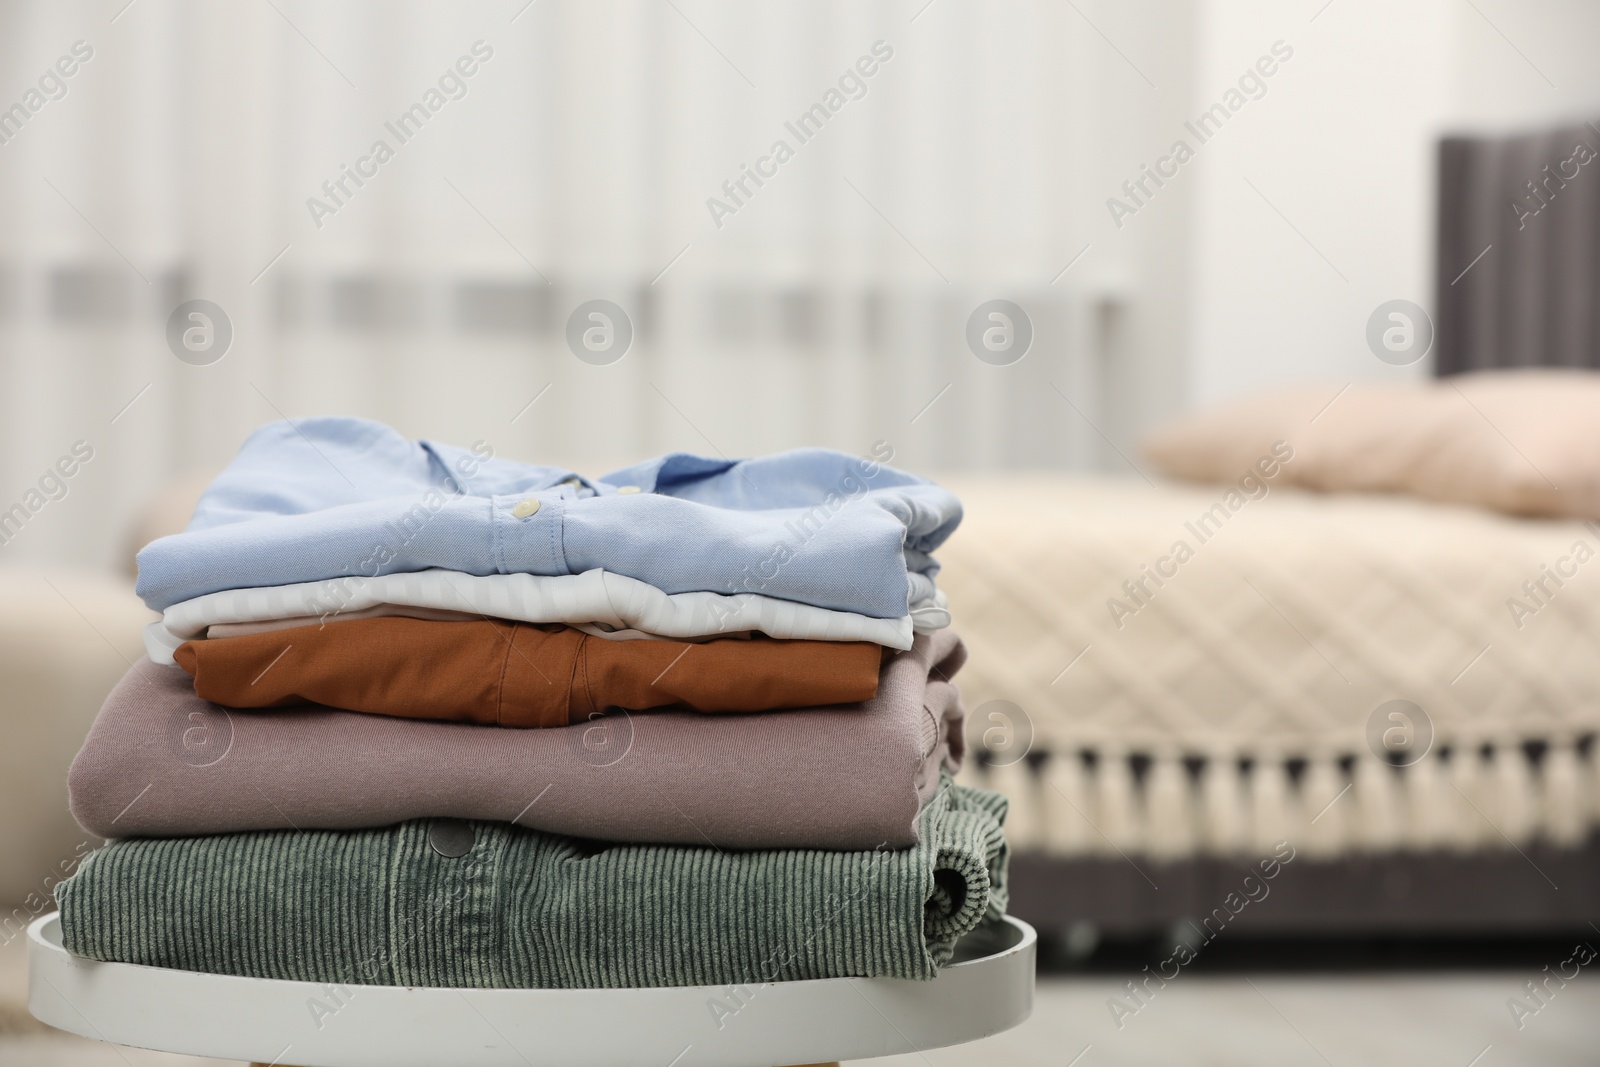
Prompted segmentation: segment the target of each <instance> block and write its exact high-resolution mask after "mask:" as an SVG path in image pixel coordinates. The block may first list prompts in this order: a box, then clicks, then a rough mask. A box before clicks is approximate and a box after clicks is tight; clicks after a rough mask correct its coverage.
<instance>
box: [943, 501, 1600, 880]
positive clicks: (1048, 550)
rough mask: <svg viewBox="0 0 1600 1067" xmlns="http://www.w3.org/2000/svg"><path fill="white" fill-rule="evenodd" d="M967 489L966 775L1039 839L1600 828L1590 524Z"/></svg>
mask: <svg viewBox="0 0 1600 1067" xmlns="http://www.w3.org/2000/svg"><path fill="white" fill-rule="evenodd" d="M948 482H949V484H950V485H951V487H952V488H953V489H955V490H956V492H958V493H959V494H960V495H961V497H962V499H963V501H964V503H965V505H966V508H967V517H966V519H965V521H964V523H963V526H962V528H961V531H960V533H959V534H958V535H957V536H956V537H955V538H953V539H952V540H951V542H950V543H949V544H948V545H947V546H946V547H945V548H944V549H943V551H942V552H941V553H940V559H941V561H942V562H943V564H944V571H943V572H942V573H941V574H940V576H939V582H940V585H941V587H942V588H944V589H945V590H946V592H947V593H948V595H949V598H950V606H951V610H952V613H953V615H954V617H955V620H956V625H957V626H958V627H959V629H960V630H961V632H962V634H963V636H964V637H965V638H966V640H967V642H968V645H969V647H970V648H971V652H972V657H971V660H970V661H969V663H968V665H967V667H966V669H965V670H964V671H963V672H962V675H961V688H962V692H963V695H964V697H965V700H966V704H967V707H968V711H969V719H968V722H969V730H970V734H969V739H970V741H971V743H972V744H973V745H974V747H975V748H976V749H978V750H983V749H985V748H988V749H990V750H991V757H992V763H991V765H990V766H989V767H988V768H987V770H985V769H984V768H981V767H977V766H974V767H973V769H972V770H971V771H969V774H970V775H971V777H972V779H973V780H974V781H977V782H984V783H986V784H989V785H991V786H993V787H995V788H998V789H1001V790H1002V791H1004V792H1006V793H1008V794H1009V795H1010V796H1011V799H1012V814H1011V818H1010V822H1009V825H1008V835H1009V836H1010V838H1011V840H1012V841H1013V842H1014V843H1015V844H1016V845H1017V847H1019V848H1028V847H1034V848H1043V849H1045V850H1047V851H1051V852H1055V853H1059V854H1069V855H1070V854H1083V853H1094V852H1106V853H1114V851H1115V850H1121V851H1124V852H1132V851H1140V852H1144V853H1147V854H1151V855H1155V856H1158V857H1167V858H1176V857H1181V856H1184V855H1188V854H1192V853H1194V852H1196V851H1206V852H1214V853H1227V852H1232V851H1235V850H1240V849H1247V848H1248V849H1254V848H1260V847H1266V846H1270V845H1271V843H1273V842H1275V841H1278V840H1282V839H1284V838H1292V839H1294V840H1295V842H1296V844H1297V845H1301V844H1302V843H1303V845H1304V847H1306V848H1308V849H1309V850H1310V851H1311V853H1312V854H1313V855H1316V854H1322V855H1333V854H1338V853H1341V852H1345V851H1350V850H1387V849H1396V848H1415V849H1425V848H1439V847H1448V848H1459V849H1475V848H1485V847H1506V848H1508V847H1510V846H1511V845H1512V844H1515V845H1517V846H1519V847H1520V846H1521V845H1522V844H1523V843H1525V842H1527V841H1530V840H1533V839H1536V838H1543V839H1546V840H1550V841H1554V842H1557V843H1562V844H1572V843H1576V842H1578V841H1580V840H1582V839H1583V838H1584V837H1585V836H1586V835H1587V834H1588V832H1589V830H1590V828H1591V826H1592V825H1593V824H1594V823H1595V822H1596V819H1597V814H1600V812H1597V801H1600V789H1597V788H1596V785H1597V779H1596V768H1595V763H1594V761H1593V759H1592V758H1591V749H1592V748H1593V747H1594V746H1593V745H1592V739H1593V736H1594V733H1595V731H1596V730H1597V728H1600V656H1597V655H1596V654H1595V648H1596V645H1595V639H1596V635H1597V634H1600V558H1596V555H1597V553H1600V531H1597V530H1596V529H1595V528H1592V527H1588V526H1585V525H1583V524H1579V523H1575V522H1555V521H1530V520H1522V519H1513V518H1508V517H1505V516H1499V515H1493V514H1489V513H1487V512H1480V511H1474V510H1470V509H1465V508H1456V507H1448V506H1443V505H1438V504H1431V503H1426V502H1419V501H1413V500H1409V499H1402V498H1378V497H1361V496H1331V495H1330V496H1323V495H1317V494H1309V493H1304V492H1299V491H1294V490H1288V489H1278V488H1269V490H1268V491H1267V492H1266V493H1265V495H1261V494H1260V492H1259V490H1256V491H1254V492H1252V491H1247V490H1246V489H1241V488H1240V487H1237V486H1235V487H1233V489H1232V491H1230V489H1229V487H1225V486H1216V487H1211V486H1185V487H1181V488H1180V487H1170V486H1162V487H1159V488H1153V487H1151V486H1148V485H1146V484H1144V483H1143V482H1141V481H1138V480H1136V479H1135V480H1130V481H1108V480H1098V481H1097V480H1091V479H1081V478H1080V479H1068V478H1044V477H1041V478H1022V479H1005V480H998V481H997V480H992V479H991V480H985V481H984V482H982V483H975V482H970V481H969V482H966V483H963V482H962V481H961V480H960V479H950V480H948ZM1248 488H1250V489H1253V487H1248ZM1397 701H1400V702H1404V703H1394V702H1397ZM1396 715H1398V716H1399V717H1398V718H1396V717H1394V716H1396ZM1024 752H1026V757H1025V758H1019V757H1023V754H1024ZM976 762H977V761H974V763H976ZM1400 763H1403V764H1406V765H1405V766H1403V767H1401V766H1396V764H1400Z"/></svg>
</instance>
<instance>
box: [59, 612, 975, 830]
mask: <svg viewBox="0 0 1600 1067" xmlns="http://www.w3.org/2000/svg"><path fill="white" fill-rule="evenodd" d="M691 655H692V653H691ZM965 660H966V649H965V646H963V645H962V643H961V641H960V639H959V638H957V637H956V636H955V635H954V634H953V633H951V632H950V631H948V630H942V631H939V632H938V633H935V634H931V635H928V636H923V637H918V638H917V639H916V641H915V643H914V644H913V645H912V647H911V648H910V649H908V650H907V651H905V652H900V653H896V654H895V655H893V656H892V657H890V658H889V660H888V661H886V662H885V663H884V666H883V670H882V673H881V674H880V676H879V682H878V692H877V695H876V696H874V697H873V698H872V699H871V700H867V701H864V702H862V703H860V704H845V705H834V706H831V707H822V708H800V709H794V710H790V711H773V712H759V713H752V714H747V715H699V714H696V713H694V712H683V711H659V712H650V713H648V714H642V715H628V714H623V713H617V714H612V715H607V716H604V717H602V718H600V719H596V720H594V721H592V722H590V723H585V724H581V725H575V726H565V727H558V728H555V729H548V730H513V729H503V728H500V727H495V726H479V725H473V724H464V723H443V722H427V721H420V720H408V719H391V718H386V717H383V716H377V715H363V714H359V713H356V712H348V711H333V710H330V709H326V708H317V707H308V708H294V709H282V710H274V711H240V710H231V711H230V710H227V709H223V708H220V707H217V706H216V705H213V704H208V703H206V702H205V701H203V700H201V699H200V698H199V697H197V696H196V695H195V693H194V690H193V687H192V684H191V682H190V679H189V676H188V675H186V674H185V673H183V671H181V670H180V669H178V668H177V667H164V666H158V665H156V664H153V663H151V662H150V661H148V660H141V661H139V662H138V663H136V664H135V665H134V667H133V668H132V669H131V670H129V672H128V673H127V674H126V675H125V676H124V677H123V679H122V681H121V682H119V683H118V684H117V686H116V688H115V689H113V690H112V692H111V695H110V696H109V697H108V698H107V699H106V703H105V706H104V707H103V708H102V709H101V711H100V716H99V718H97V719H96V720H95V723H94V725H93V726H92V727H91V728H90V730H89V736H88V738H87V739H86V740H85V741H84V745H83V749H82V750H81V751H80V752H79V753H78V756H77V758H76V759H75V760H73V763H72V769H71V771H70V772H69V775H68V788H69V792H70V796H71V805H72V813H73V814H74V815H75V816H76V817H77V819H78V822H79V823H80V824H82V826H83V827H84V829H86V830H88V831H89V832H90V833H94V834H98V835H100V836H102V837H135V836H143V837H158V836H159V837H166V836H182V835H189V834H215V833H228V832H232V831H239V830H278V829H299V830H311V829H354V828H360V827H376V826H389V825H392V824H394V823H398V822H403V821H405V820H407V819H418V818H431V817H454V818H461V819H485V820H492V821H504V822H516V823H518V824H520V825H522V826H527V827H531V828H534V829H539V830H546V831H549V832H552V833H560V834H569V835H572V836H574V837H585V838H599V839H603V840H609V841H636V842H656V843H675V844H686V845H707V844H710V845H714V846H717V847H719V848H823V849H862V848H865V849H871V848H876V847H878V846H879V845H887V846H888V847H890V848H904V847H906V846H909V845H912V844H915V843H916V841H917V834H918V820H917V816H918V813H919V812H920V811H921V810H922V807H923V805H924V804H925V803H927V801H928V799H929V798H930V797H932V796H933V793H934V791H935V790H936V789H937V788H938V785H939V775H940V772H941V770H947V771H950V772H952V773H954V772H955V771H956V770H957V769H959V767H960V763H961V758H962V755H963V752H964V747H965V746H964V742H963V739H962V733H961V730H962V719H963V713H962V708H961V698H960V695H959V694H958V693H957V692H956V689H955V686H953V685H952V684H951V683H950V680H949V679H950V677H951V676H952V675H953V674H954V673H955V672H956V671H957V670H958V669H959V668H960V666H961V664H962V663H963V662H964V661H965Z"/></svg>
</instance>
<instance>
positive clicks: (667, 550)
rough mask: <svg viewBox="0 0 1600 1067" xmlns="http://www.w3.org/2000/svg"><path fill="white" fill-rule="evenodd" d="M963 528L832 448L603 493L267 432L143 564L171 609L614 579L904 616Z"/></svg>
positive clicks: (561, 479)
mask: <svg viewBox="0 0 1600 1067" xmlns="http://www.w3.org/2000/svg"><path fill="white" fill-rule="evenodd" d="M885 458H887V457H885ZM960 521H961V504H960V502H959V501H958V500H957V499H956V497H955V496H954V494H952V493H950V492H949V491H947V490H944V489H941V488H940V487H938V486H937V485H934V484H933V483H931V482H929V481H927V480H925V479H922V478H918V477H915V476H913V475H910V474H906V473H903V472H901V471H898V470H895V469H893V468H891V467H886V466H883V465H882V464H881V463H880V462H879V461H877V460H875V459H871V458H862V457H857V456H851V455H848V454H846V453H842V452H834V451H829V450H825V449H798V450H795V451H790V452H782V453H778V454H776V455H772V456H765V457H760V458H756V459H746V460H727V459H709V458H706V457H702V456H694V455H689V454H687V453H672V454H670V455H666V456H661V457H659V458H657V459H653V460H649V461H647V462H644V463H640V464H637V465H635V466H632V467H626V468H623V469H622V470H619V471H614V472H612V473H611V474H608V475H606V476H605V477H603V478H599V479H589V478H585V477H583V476H581V475H578V474H574V473H573V472H571V471H567V470H562V469H560V468H556V467H540V466H530V465H528V464H524V463H518V462H514V461H512V460H508V459H503V458H500V457H497V456H495V455H493V450H492V448H490V447H489V446H487V445H486V444H484V443H483V442H479V443H478V444H477V445H475V446H474V448H472V449H465V448H459V447H456V446H453V445H446V444H439V443H437V442H433V441H410V440H407V439H406V438H405V437H403V436H401V435H400V434H399V433H397V432H396V431H394V430H393V429H391V428H389V427H388V426H385V425H383V424H381V423H377V422H372V421H369V420H365V419H352V418H315V419H304V420H300V421H297V422H289V421H285V422H276V423H271V424H269V425H267V426H263V427H262V428H261V429H259V430H257V431H256V432H255V433H254V434H252V435H251V436H250V437H249V439H247V440H246V441H245V443H244V445H243V447H241V449H240V450H239V454H238V456H237V457H235V459H234V461H233V462H232V463H231V464H229V466H228V468H227V469H226V470H224V471H223V472H222V474H220V475H219V476H218V477H217V479H216V481H215V482H213V483H212V485H211V486H210V488H208V489H207V490H206V492H205V494H204V496H202V497H201V500H200V504H199V506H198V507H197V508H196V509H195V513H194V518H193V519H192V520H191V521H190V523H189V528H188V529H187V530H186V531H185V532H183V533H181V534H174V535H173V536H170V537H164V538H161V539H159V540H157V541H154V542H152V543H150V544H149V545H147V546H146V547H145V548H144V550H143V551H141V552H140V553H139V585H138V592H139V595H140V597H142V598H143V600H144V602H145V603H146V604H147V605H148V606H149V607H151V608H152V609H154V610H156V611H161V610H163V609H165V608H167V607H169V606H171V605H173V604H176V603H179V602H181V601H185V600H190V599H192V598H194V597H198V596H203V595H205V594H207V593H214V592H217V591H219V590H223V589H234V588H242V587H259V586H275V585H288V584H291V583H295V582H307V581H322V580H326V579H330V578H338V577H345V576H366V577H373V576H376V575H380V574H391V573H398V572H409V571H419V570H424V569H427V568H432V567H439V568H445V569H449V570H455V571H463V572H466V573H468V574H474V575H488V574H517V573H525V574H540V575H565V574H581V573H583V572H585V571H589V570H593V569H596V568H599V569H603V570H606V571H610V572H613V573H616V574H623V575H626V576H628V577H631V578H637V579H638V580H640V581H642V582H646V583H648V584H650V585H653V586H655V587H657V588H659V589H661V590H663V591H664V592H667V593H684V592H697V591H703V592H715V593H761V594H764V595H766V596H770V597H775V598H779V599H783V600H791V601H795V602H798V603H802V604H812V605H815V606H817V607H822V608H830V609H833V610H837V611H851V612H858V613H860V614H862V615H867V616H870V617H872V618H901V617H904V616H905V615H906V614H907V605H908V603H909V602H910V601H912V600H917V599H921V598H922V597H925V596H927V595H929V594H930V593H931V592H932V585H933V581H932V580H933V577H934V575H935V574H936V573H937V570H938V565H937V563H935V562H934V560H933V558H932V556H931V555H930V553H932V552H933V550H934V549H936V548H937V547H938V546H939V545H940V544H942V543H943V542H944V540H945V539H946V538H947V537H949V536H950V534H951V532H952V531H953V530H954V529H955V528H956V526H957V525H958V524H959V523H960Z"/></svg>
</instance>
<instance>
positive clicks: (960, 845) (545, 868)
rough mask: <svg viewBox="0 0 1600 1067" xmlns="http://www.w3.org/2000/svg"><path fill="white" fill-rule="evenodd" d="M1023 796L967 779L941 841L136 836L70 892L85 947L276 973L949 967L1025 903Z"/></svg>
mask: <svg viewBox="0 0 1600 1067" xmlns="http://www.w3.org/2000/svg"><path fill="white" fill-rule="evenodd" d="M1005 808H1006V801H1005V798H1004V797H1002V796H1001V795H1000V794H998V793H993V792H990V791H988V790H982V789H972V788H969V787H966V786H961V785H956V784H955V783H954V782H953V781H951V780H950V779H949V778H948V776H946V778H945V781H944V782H943V783H942V785H941V788H940V791H939V793H938V795H937V796H936V797H935V798H934V799H933V800H932V801H930V802H929V803H928V805H927V806H926V808H925V809H924V811H923V812H922V814H921V820H922V827H921V834H920V838H921V843H920V844H918V845H915V846H913V847H911V848H906V849H899V850H891V849H887V848H881V849H877V850H873V851H856V852H830V851H821V850H758V851H743V852H740V851H724V850H719V849H716V848H712V847H703V848H696V847H684V846H676V845H630V844H608V843H605V842H598V841H590V840H585V839H579V838H572V837H564V836H558V835H554V834H548V833H542V832H539V831H535V830H528V829H525V828H522V827H518V826H513V825H511V824H508V823H495V822H471V823H466V822H460V821H457V820H414V821H411V822H406V823H401V824H399V825H396V826H391V827H386V828H382V829H373V830H356V831H326V830H324V831H307V832H300V831H295V830H283V831H262V832H253V833H234V834H221V835H217V836H211V837H191V838H154V839H141V840H124V841H115V842H112V843H111V844H109V845H107V846H106V847H105V848H103V849H101V850H99V851H98V852H96V853H94V854H93V855H92V857H91V858H90V859H89V860H88V861H87V862H86V863H85V864H84V865H83V866H82V867H80V869H79V871H78V872H77V874H75V875H74V876H73V877H72V878H71V879H69V880H68V881H66V882H65V883H63V884H62V885H61V886H60V887H58V889H57V898H58V901H59V903H60V907H61V933H62V940H63V943H64V944H65V946H66V948H67V949H68V950H69V951H71V952H72V953H74V954H76V955H79V956H84V957H88V958H90V959H96V960H113V961H119V962H125V963H136V964H144V965H148V966H156V967H173V968H180V969H184V970H192V971H204V972H208V973H213V974H232V975H242V976H247V977H256V978H276V979H290V980H299V981H310V982H327V983H341V984H366V985H408V986H443V987H466V988H527V989H573V988H623V987H645V986H676V985H724V984H738V983H754V982H766V981H784V980H799V979H812V978H837V977H846V976H862V977H893V978H912V979H930V978H932V977H934V975H935V974H936V973H937V971H938V968H939V967H940V966H941V965H942V964H944V963H947V962H948V961H949V960H950V958H951V956H952V954H953V952H954V950H955V944H956V942H957V941H958V940H959V939H960V938H961V937H962V936H963V935H964V934H966V933H967V932H969V931H970V930H972V929H973V928H974V927H976V926H977V925H978V924H979V923H980V922H982V921H985V920H986V919H987V920H993V919H997V918H998V917H999V916H1000V915H1002V914H1003V913H1004V911H1005V904H1006V888H1005V875H1006V859H1007V852H1006V845H1005V842H1004V839H1003V836H1002V832H1001V827H1002V824H1003V822H1004V819H1005ZM452 853H455V855H451V854H452Z"/></svg>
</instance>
